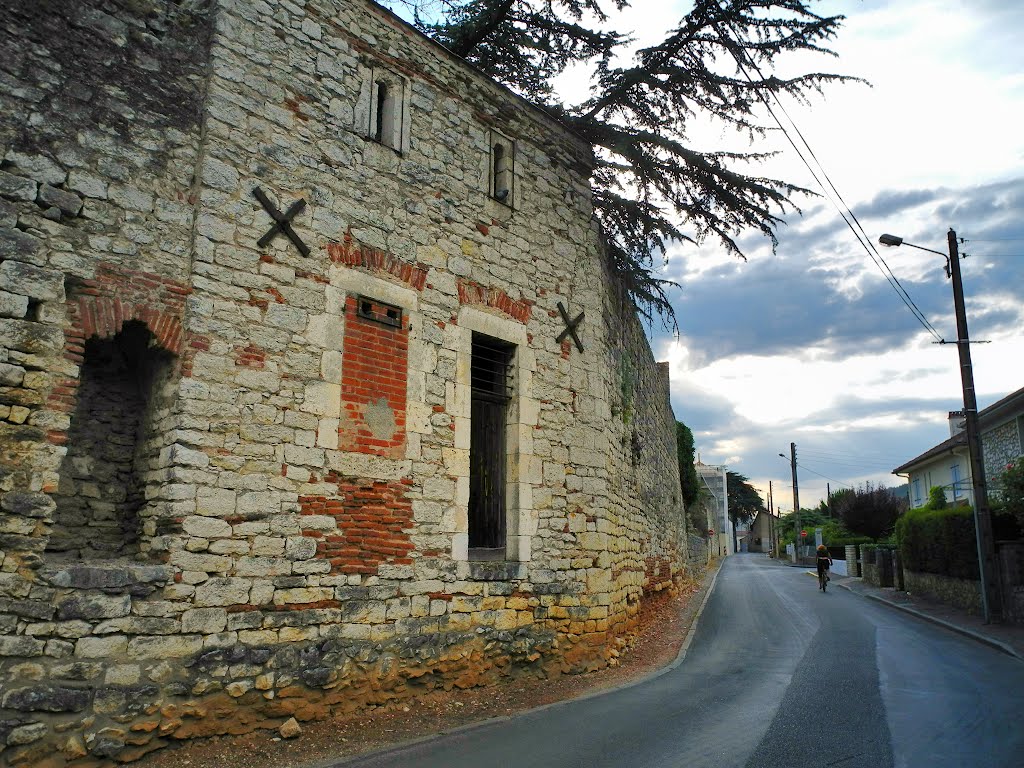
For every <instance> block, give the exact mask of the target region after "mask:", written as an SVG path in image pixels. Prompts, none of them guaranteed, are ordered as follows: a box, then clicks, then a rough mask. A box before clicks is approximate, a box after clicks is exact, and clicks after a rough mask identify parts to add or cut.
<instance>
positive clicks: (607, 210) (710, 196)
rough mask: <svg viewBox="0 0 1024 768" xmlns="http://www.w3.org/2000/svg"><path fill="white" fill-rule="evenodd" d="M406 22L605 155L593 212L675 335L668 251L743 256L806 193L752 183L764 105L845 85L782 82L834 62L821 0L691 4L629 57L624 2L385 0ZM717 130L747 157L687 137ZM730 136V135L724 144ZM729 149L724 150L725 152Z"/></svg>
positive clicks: (641, 303)
mask: <svg viewBox="0 0 1024 768" xmlns="http://www.w3.org/2000/svg"><path fill="white" fill-rule="evenodd" d="M386 1H389V2H390V4H391V5H394V6H402V7H404V8H406V9H407V10H410V11H411V13H412V15H413V19H414V23H415V24H416V25H417V26H418V27H419V28H420V29H421V30H422V31H423V32H424V33H425V34H427V35H428V36H431V37H433V38H434V39H435V40H437V41H438V42H440V43H441V44H443V45H445V46H446V47H447V48H448V49H449V50H451V51H453V52H454V53H456V54H457V55H459V56H462V57H464V58H465V59H466V60H467V61H469V62H471V63H472V64H474V65H475V66H476V67H478V68H479V69H480V70H482V71H483V72H484V73H486V74H487V75H489V76H491V77H493V78H494V79H496V80H497V81H499V82H501V83H504V84H505V85H507V86H508V87H510V88H511V89H512V90H514V91H517V92H518V93H520V94H522V95H523V96H525V97H526V98H528V99H530V100H532V101H533V102H535V103H536V104H538V105H540V106H542V107H543V108H544V109H546V110H547V111H548V112H549V113H550V114H552V115H553V116H555V117H556V118H558V119H559V120H561V121H562V122H563V123H564V124H565V125H566V126H567V127H568V128H570V129H571V130H572V131H573V132H575V133H576V134H577V135H578V136H580V137H582V138H583V139H585V140H586V141H588V142H590V144H591V145H593V146H594V148H595V155H596V161H597V165H596V168H595V170H594V173H593V177H592V179H591V182H592V187H593V203H594V207H595V209H596V214H597V217H598V219H599V220H600V222H601V225H602V229H603V232H604V235H605V237H606V239H607V241H608V243H609V258H610V262H611V267H612V269H613V270H614V271H615V272H616V273H617V274H618V275H619V277H620V279H621V280H622V283H623V285H624V287H625V288H626V290H627V291H628V292H629V294H630V296H631V297H632V299H633V301H634V303H635V304H636V306H637V309H638V311H639V312H640V313H641V314H642V315H643V316H644V317H646V318H647V319H648V320H651V319H652V318H653V316H654V315H660V316H661V317H662V319H663V320H664V321H665V322H666V323H671V324H673V325H674V324H675V313H674V311H673V309H672V305H671V303H670V302H669V300H668V297H667V295H666V290H667V288H668V287H669V286H672V285H675V284H674V283H672V282H670V281H668V280H665V279H663V278H661V277H658V275H657V270H658V269H659V268H660V267H661V266H662V265H663V262H664V256H665V253H666V247H667V245H669V244H671V243H674V242H689V243H694V244H697V243H701V242H703V241H704V240H705V239H706V238H708V237H711V238H712V239H714V240H717V241H718V242H719V243H721V244H723V245H724V246H725V248H726V249H727V250H728V251H729V252H731V253H734V254H736V255H737V256H740V257H742V256H743V253H742V251H741V248H740V245H739V243H738V242H737V239H736V238H737V236H738V235H739V234H740V233H741V232H744V231H746V230H754V231H758V232H760V233H761V234H762V235H764V236H765V237H767V238H769V239H770V240H771V242H772V245H773V247H774V246H775V245H776V244H777V240H776V236H775V228H776V226H777V225H778V224H779V223H780V222H781V221H782V218H781V217H782V215H783V214H784V213H786V212H787V211H798V210H799V209H798V208H797V207H796V206H795V204H794V203H793V202H792V198H793V197H794V196H795V195H796V194H798V193H805V192H808V190H806V189H803V188H801V187H798V186H796V185H794V184H792V183H789V182H786V181H784V180H779V179H774V178H768V177H765V176H761V175H758V174H757V173H754V172H752V171H751V168H753V167H755V166H756V165H758V164H760V163H761V162H763V161H764V160H765V159H766V158H767V157H769V156H770V155H769V154H766V153H762V152H755V151H750V150H749V146H750V144H752V143H753V142H754V141H755V140H757V139H759V138H762V137H763V136H765V134H766V133H767V131H768V130H769V127H770V123H769V122H768V116H767V113H766V110H765V109H764V106H763V105H764V103H765V102H768V101H769V100H770V99H771V98H772V97H774V96H783V95H784V96H789V97H791V98H795V99H796V100H798V101H800V102H803V103H808V102H809V98H810V96H811V95H813V94H815V93H820V92H821V91H822V88H823V86H824V85H826V84H828V83H830V82H834V81H839V80H849V79H853V78H847V77H843V76H840V75H835V74H827V73H822V72H808V73H803V74H796V75H780V74H779V69H778V66H777V65H779V64H780V61H779V59H783V58H785V56H784V54H794V53H797V54H798V53H801V52H814V53H823V54H829V55H834V53H833V52H832V51H830V50H829V49H828V48H827V44H828V43H829V42H830V41H831V40H833V39H834V38H835V36H836V34H837V31H838V29H839V26H840V24H841V22H842V20H843V17H842V16H837V15H820V14H818V13H816V12H815V11H814V10H813V6H814V5H815V0H778V1H777V2H773V1H772V0H695V1H694V2H693V7H692V8H691V10H690V11H689V12H687V13H686V14H685V15H684V16H683V17H682V19H680V20H679V22H678V23H677V24H675V25H668V27H667V30H666V33H665V36H664V37H663V38H662V39H661V40H660V41H659V42H657V43H656V44H654V45H650V46H648V47H646V48H642V49H640V50H637V51H636V52H635V53H632V54H631V53H629V47H630V46H631V44H632V40H633V38H632V37H631V36H630V34H629V33H628V32H620V31H608V30H607V29H603V28H602V27H604V26H606V22H607V21H608V16H607V10H608V9H611V8H615V9H621V8H623V7H625V6H626V5H627V3H626V2H625V0H386ZM577 65H586V66H589V67H590V68H591V70H592V75H593V76H592V82H591V86H592V87H591V90H590V93H589V94H588V95H587V96H585V97H583V98H581V99H579V100H578V101H575V102H571V103H568V102H563V101H561V100H560V99H559V97H558V96H557V95H556V93H555V89H554V85H553V84H554V81H555V78H556V77H557V76H558V75H560V74H562V73H563V72H565V71H566V70H567V69H568V68H570V67H574V66H577ZM709 121H712V122H714V123H716V124H717V125H718V126H721V127H723V128H725V129H729V131H730V132H731V133H734V134H736V135H737V137H738V138H740V139H741V140H743V142H745V144H746V146H747V147H748V149H746V150H743V149H707V148H704V147H701V146H700V145H699V143H698V141H696V140H695V139H693V138H692V136H691V129H692V126H693V125H694V124H707V122H709ZM724 133H725V131H723V134H724ZM722 143H723V142H722V141H720V142H719V146H721V145H722Z"/></svg>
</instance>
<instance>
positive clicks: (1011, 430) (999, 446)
mask: <svg viewBox="0 0 1024 768" xmlns="http://www.w3.org/2000/svg"><path fill="white" fill-rule="evenodd" d="M1019 429H1020V420H1019V419H1010V420H1009V421H1007V422H1005V423H1004V424H1000V425H999V426H998V427H995V428H994V429H990V430H986V431H985V432H984V433H983V434H982V439H981V446H982V453H984V457H985V479H986V481H987V482H989V483H991V484H993V485H996V484H997V483H998V478H999V475H1000V474H1001V473H1002V472H1003V471H1004V470H1005V469H1006V465H1007V464H1009V463H1011V462H1012V461H1014V460H1015V459H1017V458H1018V457H1019V456H1020V455H1021V450H1022V446H1024V443H1022V441H1021V435H1020V432H1019Z"/></svg>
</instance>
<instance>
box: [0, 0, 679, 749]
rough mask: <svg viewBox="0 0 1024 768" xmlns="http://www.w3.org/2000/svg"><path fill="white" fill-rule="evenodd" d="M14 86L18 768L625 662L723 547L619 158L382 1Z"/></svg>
mask: <svg viewBox="0 0 1024 768" xmlns="http://www.w3.org/2000/svg"><path fill="white" fill-rule="evenodd" d="M0 54H2V56H0V80H2V87H0V141H2V148H0V149H2V153H0V156H2V162H0V763H3V764H8V765H33V766H60V765H66V764H75V765H89V764H105V763H107V762H109V761H112V760H117V761H126V760H131V759H134V758H137V757H140V756H141V755H144V754H146V753H147V752H148V751H151V750H153V749H156V748H158V747H160V746H161V745H162V744H165V743H166V741H167V740H168V739H182V738H189V737H194V736H202V735H209V734H215V733H227V732H230V733H238V732H244V731H247V730H251V729H253V728H258V727H273V726H276V725H279V724H280V723H281V722H283V721H284V720H285V719H287V718H289V717H296V718H298V719H300V720H303V719H307V720H308V719H314V718H322V717H327V716H329V715H330V714H331V713H332V712H337V711H341V710H348V709H353V708H357V707H364V706H377V705H386V704H388V703H391V702H395V701H400V700H402V699H403V698H407V697H410V696H414V695H416V694H417V693H418V692H421V691H425V690H429V689H431V688H435V687H451V686H460V687H461V686H472V685H479V684H485V683H487V682H490V681H493V680H495V679H497V678H499V677H501V676H507V675H516V674H528V675H549V674H557V673H561V672H578V671H585V670H588V669H592V668H596V667H600V666H602V665H605V664H607V663H609V662H610V661H611V660H613V659H614V657H615V656H616V655H617V653H618V652H619V651H620V650H621V648H622V646H623V645H625V644H626V643H628V639H629V637H630V632H631V630H632V628H633V627H634V626H635V622H636V617H637V614H638V612H639V610H640V607H641V605H642V603H643V601H644V599H645V597H646V596H648V595H650V594H652V593H654V592H657V591H659V590H662V589H665V588H670V587H671V586H672V584H673V580H674V579H675V578H676V577H678V576H679V575H680V574H681V573H682V572H683V571H684V570H685V569H686V568H687V567H688V564H687V554H686V553H687V531H686V529H685V516H684V514H683V510H682V502H681V499H680V486H679V477H678V469H677V464H676V458H675V427H674V419H673V415H672V411H671V406H670V404H669V388H668V371H667V367H665V366H661V365H658V364H656V363H655V361H654V359H653V357H652V354H651V351H650V348H649V346H648V344H647V341H646V338H645V335H644V331H643V328H642V326H641V324H640V323H639V321H638V319H637V317H636V315H635V312H634V311H633V308H632V305H631V304H630V302H629V300H628V298H627V297H626V296H624V294H623V293H622V290H621V288H620V287H619V285H618V283H617V281H616V280H615V278H614V276H613V275H611V274H609V271H608V268H607V261H606V259H605V258H604V255H603V251H602V243H601V240H600V237H599V231H598V228H597V226H596V224H595V222H594V220H593V216H592V207H591V203H590V187H589V174H590V171H591V168H592V153H591V149H590V147H589V146H587V145H586V144H585V143H584V142H582V141H581V140H579V139H578V138H576V137H575V136H573V135H571V134H570V133H569V132H567V131H566V130H565V129H564V128H563V127H561V126H560V125H559V124H558V123H557V122H556V121H555V120H554V119H552V118H551V117H550V116H548V115H547V114H545V113H543V112H542V111H540V110H538V109H536V108H534V107H532V106H531V105H530V104H528V103H527V102H525V101H523V100H521V99H519V98H518V97H516V96H515V95H513V94H512V93H510V92H509V91H507V90H505V89H504V88H502V87H500V86H498V85H496V84H495V83H493V82H491V81H489V80H488V79H487V78H485V77H483V76H482V75H481V74H480V73H478V72H477V71H475V70H474V69H473V68H471V67H469V66H467V65H466V64H465V63H464V62H462V61H460V60H458V59H456V58H454V57H452V56H451V55H450V54H449V53H447V52H446V51H445V50H444V49H442V48H440V47H439V46H437V45H435V44H433V43H431V42H430V41H428V40H426V39H425V38H423V37H421V36H420V35H419V34H418V33H416V32H415V31H414V30H412V29H411V28H409V27H408V26H406V25H405V24H404V23H403V22H402V21H401V20H399V19H398V18H396V17H394V16H393V15H391V14H390V13H388V12H387V11H385V10H383V9H381V8H380V7H378V6H376V5H375V4H373V3H371V2H367V1H366V0H310V1H309V2H306V3H304V4H301V5H300V4H293V3H290V2H279V3H264V2H261V1H257V2H250V1H249V0H207V1H206V2H188V3H186V2H180V1H179V0H133V1H132V2H127V1H126V0H75V2H70V3H65V2H56V0H51V1H46V0H41V1H40V2H38V3H32V4H19V5H17V6H16V7H15V8H13V9H9V13H8V14H7V15H6V17H5V18H4V19H2V20H0Z"/></svg>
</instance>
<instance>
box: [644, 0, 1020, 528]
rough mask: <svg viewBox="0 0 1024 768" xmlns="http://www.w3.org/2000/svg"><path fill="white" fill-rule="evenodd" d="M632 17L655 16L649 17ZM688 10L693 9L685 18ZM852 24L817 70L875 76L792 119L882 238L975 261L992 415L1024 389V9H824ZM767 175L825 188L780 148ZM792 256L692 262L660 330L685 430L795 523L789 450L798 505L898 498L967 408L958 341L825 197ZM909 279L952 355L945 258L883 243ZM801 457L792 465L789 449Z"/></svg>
mask: <svg viewBox="0 0 1024 768" xmlns="http://www.w3.org/2000/svg"><path fill="white" fill-rule="evenodd" d="M635 5H642V3H636V4H635ZM678 7H679V8H680V9H682V8H683V4H682V3H679V4H678ZM819 8H820V9H821V11H822V12H828V13H842V14H844V15H846V16H847V21H846V23H845V25H844V27H843V29H842V30H841V32H840V35H839V38H838V39H837V40H836V41H835V43H834V49H835V50H836V52H837V53H838V54H839V58H838V59H818V60H815V61H812V62H809V63H808V65H807V69H808V70H818V71H822V70H824V71H832V72H838V73H842V74H849V75H854V76H858V77H863V78H865V79H867V80H869V81H870V83H871V87H867V86H864V85H857V84H847V85H840V86H834V87H831V88H830V89H828V91H827V92H826V96H825V98H824V99H818V100H817V101H815V103H814V104H813V105H812V106H811V107H799V106H794V105H787V109H788V110H789V112H790V114H791V115H792V116H793V117H794V119H795V120H796V122H797V125H798V126H799V129H800V131H801V132H802V133H803V135H804V136H805V137H806V138H807V139H808V141H809V143H810V144H811V146H812V148H813V150H814V153H815V154H816V155H817V157H818V158H819V160H820V161H821V164H822V165H823V166H824V168H825V170H826V171H827V173H828V175H829V177H830V178H831V179H832V181H833V183H834V184H835V186H836V187H837V188H838V190H839V192H840V193H841V195H842V196H843V198H844V199H845V201H846V202H847V204H848V205H849V206H850V208H851V209H852V210H853V212H854V213H855V214H856V216H857V218H858V219H859V220H860V222H861V224H862V225H863V227H864V229H865V230H866V232H867V233H868V235H869V237H870V238H871V240H872V241H873V242H876V243H877V239H878V236H879V235H881V234H882V233H883V232H889V233H893V234H896V235H900V236H903V237H904V238H905V239H906V240H907V241H909V242H913V243H916V244H918V245H922V246H925V247H928V248H933V249H935V250H938V251H944V250H945V248H946V231H947V230H948V229H949V228H950V227H952V228H953V229H955V230H956V232H957V234H958V235H959V236H961V237H963V238H966V239H967V242H966V243H964V244H963V245H961V252H962V253H963V254H967V256H965V258H964V259H963V260H962V262H961V266H962V271H963V278H964V286H965V294H966V300H967V301H966V303H967V314H968V321H969V326H970V334H971V337H972V339H978V340H986V341H988V342H990V343H987V344H977V345H972V350H971V351H972V356H973V362H974V376H975V383H976V389H977V393H978V400H979V405H980V406H981V407H985V406H986V405H989V404H991V403H992V402H994V401H996V400H998V399H999V398H1001V397H1003V396H1004V395H1006V394H1008V393H1009V392H1012V391H1014V390H1016V389H1019V388H1021V387H1024V337H1022V336H1024V334H1022V331H1024V128H1022V123H1024V47H1022V46H1021V45H1020V40H1021V39H1024V3H1011V2H1004V1H1003V0H962V1H958V0H902V2H899V3H891V2H882V1H879V0H826V1H825V2H823V3H821V5H820V6H819ZM772 141H773V142H774V143H771V142H770V143H769V144H768V145H767V147H766V146H763V145H759V146H758V147H756V148H757V149H764V148H777V149H779V150H783V151H784V152H785V154H784V156H783V157H782V158H780V159H779V160H778V161H777V162H776V164H775V165H773V166H772V167H771V168H770V169H769V170H770V171H771V172H772V173H774V174H776V175H782V176H783V177H784V178H786V179H787V180H790V181H793V182H796V183H798V184H800V185H802V186H805V187H808V188H812V189H818V188H819V187H818V185H817V183H816V182H815V181H814V178H813V177H812V176H811V174H810V173H809V171H807V169H806V168H805V167H804V166H803V165H802V164H801V163H800V161H799V159H798V158H797V157H796V155H795V154H794V153H793V152H792V150H791V149H789V148H788V145H787V144H786V143H785V140H784V139H782V138H781V137H779V138H776V139H774V140H772ZM799 204H800V207H801V208H802V209H803V211H804V213H803V215H802V216H799V217H797V216H792V217H789V220H788V222H787V226H785V227H782V228H781V229H780V231H779V247H778V249H777V251H776V252H775V253H774V254H773V253H772V251H771V247H770V244H768V243H761V242H759V241H758V239H756V238H750V239H745V240H744V241H743V243H744V246H745V247H744V250H745V252H746V253H747V255H748V261H747V262H742V261H738V260H737V259H735V258H733V257H730V256H727V255H724V254H723V253H722V252H721V251H720V250H718V249H716V248H714V247H712V246H711V245H710V244H709V245H708V247H701V248H695V247H693V246H687V247H679V248H678V249H675V250H673V251H672V252H671V254H670V261H669V264H668V267H667V269H666V276H667V277H670V278H671V279H674V280H676V281H678V282H679V283H680V284H681V285H682V290H681V291H677V292H675V293H674V294H673V296H674V302H673V303H674V305H675V307H676V311H677V313H678V316H679V320H680V326H681V336H680V338H679V340H678V342H676V341H675V340H674V339H673V338H672V337H671V336H670V335H668V334H666V333H664V332H662V331H661V330H660V329H657V328H655V329H654V332H653V334H652V345H653V347H654V349H655V353H656V355H657V357H658V358H659V359H667V360H669V361H671V363H672V380H673V385H672V402H673V407H674V409H675V413H676V417H677V418H679V419H680V420H682V421H684V422H685V423H686V424H688V425H689V426H690V427H691V429H692V430H693V432H694V435H695V439H696V444H697V450H698V452H699V453H700V455H701V458H702V460H703V461H704V462H705V463H708V464H727V465H728V466H729V468H730V469H732V470H734V471H737V472H740V473H742V474H744V475H747V476H748V477H750V478H751V480H752V481H753V482H754V484H755V485H756V486H758V487H759V488H761V489H762V490H764V491H767V487H768V482H769V480H771V481H774V487H775V500H776V502H777V503H778V504H781V506H782V508H783V511H789V510H791V509H792V491H791V485H790V475H789V461H788V456H789V445H790V442H795V443H796V445H797V454H798V458H797V461H798V465H799V469H798V472H799V478H800V502H801V506H803V507H809V506H814V505H816V504H817V502H818V500H819V499H822V498H824V497H825V490H826V484H827V483H830V484H831V488H832V490H836V489H837V488H840V487H846V486H852V485H857V484H860V483H862V482H864V481H872V482H876V483H877V482H882V483H883V484H886V485H889V486H892V485H896V484H898V483H902V481H901V480H900V479H899V478H896V477H895V476H893V475H891V474H890V473H891V470H892V469H893V468H894V467H896V466H898V465H900V464H902V463H903V462H904V461H906V460H908V459H910V458H913V457H914V456H916V455H918V454H919V453H921V452H923V451H924V450H926V449H928V448H930V447H931V446H933V445H935V444H936V443H938V442H941V441H942V440H944V439H945V438H946V437H948V436H949V433H948V427H947V422H946V414H947V412H948V411H949V410H954V409H958V408H960V407H962V392H961V387H960V379H959V368H958V364H957V352H956V347H955V345H953V344H950V345H947V346H940V345H937V344H933V343H932V341H933V339H932V337H931V336H929V335H928V334H927V332H926V331H925V330H924V328H923V327H922V326H921V325H920V324H919V323H918V321H917V320H916V319H915V317H914V316H913V315H912V314H911V312H910V311H909V310H908V309H907V308H906V307H905V306H904V304H903V303H902V302H901V300H900V298H899V297H898V296H897V294H896V292H895V291H894V290H893V289H892V288H891V287H890V286H889V284H888V283H887V282H886V281H885V278H884V277H883V276H882V273H881V272H880V270H879V269H878V268H877V267H876V266H875V264H874V263H873V262H872V261H871V260H870V258H869V256H868V254H867V252H866V251H865V249H864V248H863V247H862V246H861V245H860V244H859V243H858V242H857V240H856V239H855V237H854V235H853V234H852V233H851V232H850V230H849V229H848V228H847V227H846V224H845V223H844V222H843V220H842V218H841V217H840V215H839V213H838V212H837V210H836V208H835V207H834V206H833V205H832V204H831V203H830V202H829V201H828V200H827V199H825V198H811V199H805V200H802V201H800V203H799ZM878 249H879V252H880V254H881V256H882V257H883V258H884V259H885V260H886V261H887V263H888V264H889V266H890V268H891V269H892V271H893V272H894V273H895V275H896V276H897V278H898V279H899V281H900V282H901V283H902V284H903V286H904V287H905V288H906V289H907V291H908V293H909V294H910V296H911V297H912V299H913V300H914V302H916V304H917V305H918V306H919V307H920V308H921V310H922V311H923V313H924V314H925V316H926V317H927V318H928V319H929V320H930V321H931V323H932V325H934V327H935V328H936V329H937V330H938V332H939V334H940V335H941V336H943V337H945V338H946V339H947V340H955V338H956V332H955V321H954V317H953V303H952V292H951V286H950V283H949V281H948V280H947V279H946V276H945V273H944V271H943V266H944V261H943V258H942V257H941V256H937V255H933V254H929V253H924V252H921V251H915V250H913V249H910V248H907V247H902V248H883V247H882V246H878ZM779 453H783V454H786V457H787V458H786V459H782V458H779V456H778V454H779Z"/></svg>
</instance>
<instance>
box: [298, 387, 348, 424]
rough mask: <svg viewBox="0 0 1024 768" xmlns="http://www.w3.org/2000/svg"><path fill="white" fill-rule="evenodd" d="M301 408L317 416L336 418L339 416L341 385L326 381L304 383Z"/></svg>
mask: <svg viewBox="0 0 1024 768" xmlns="http://www.w3.org/2000/svg"><path fill="white" fill-rule="evenodd" d="M301 409H302V410H303V411H305V412H306V413H313V414H316V415H317V416H325V417H327V418H335V419H336V418H338V417H339V416H341V385H340V384H332V383H330V382H327V381H312V382H310V383H308V384H306V389H305V393H304V397H303V401H302V405H301Z"/></svg>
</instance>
